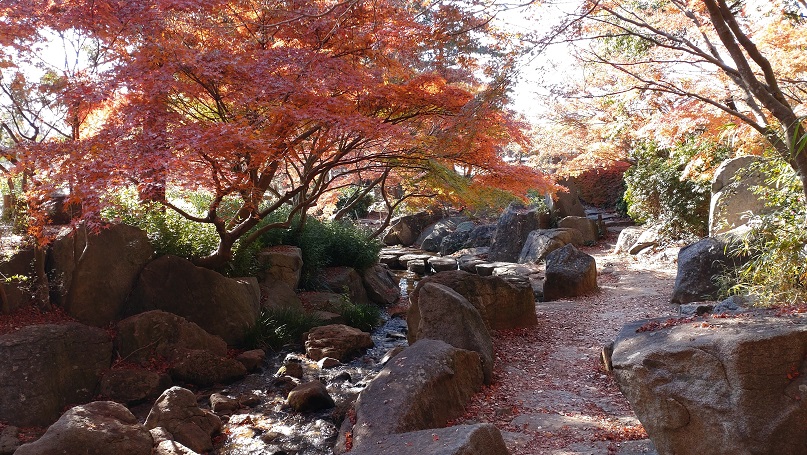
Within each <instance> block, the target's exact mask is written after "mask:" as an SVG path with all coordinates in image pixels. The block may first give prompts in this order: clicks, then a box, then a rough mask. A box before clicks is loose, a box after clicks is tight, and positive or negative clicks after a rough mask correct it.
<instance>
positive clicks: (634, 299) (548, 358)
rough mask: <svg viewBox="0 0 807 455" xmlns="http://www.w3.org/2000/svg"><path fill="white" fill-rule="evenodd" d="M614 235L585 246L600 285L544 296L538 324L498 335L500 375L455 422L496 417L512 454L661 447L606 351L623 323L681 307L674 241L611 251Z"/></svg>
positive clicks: (622, 454)
mask: <svg viewBox="0 0 807 455" xmlns="http://www.w3.org/2000/svg"><path fill="white" fill-rule="evenodd" d="M615 241H616V235H615V234H614V233H612V234H611V235H610V238H608V239H606V241H605V242H601V243H600V244H599V245H597V246H594V247H590V248H584V249H583V251H585V252H586V253H588V254H590V255H592V256H594V257H595V259H596V261H597V268H598V273H599V277H598V284H599V288H600V289H599V291H598V292H597V293H596V294H593V295H589V296H585V297H578V298H574V299H571V300H560V301H554V302H542V303H538V304H537V305H538V306H537V313H538V325H536V326H534V327H531V328H528V329H521V330H514V331H500V332H497V333H495V334H494V346H495V349H496V366H495V371H494V375H495V376H494V383H493V385H492V386H490V387H488V388H486V389H485V390H483V391H482V392H481V393H479V394H477V395H476V397H475V398H474V400H473V401H472V402H471V404H470V405H469V407H468V412H467V413H466V415H465V416H464V417H463V418H462V419H460V420H459V421H458V422H457V423H458V424H459V423H477V422H491V423H494V424H495V425H496V426H497V427H498V428H499V429H500V430H501V431H502V434H503V436H504V439H505V443H506V444H507V447H508V448H509V449H510V452H511V453H512V454H513V455H533V454H552V455H571V454H619V455H633V454H654V453H656V452H655V449H654V448H653V444H652V442H650V440H649V439H647V434H646V433H645V431H644V429H643V428H642V425H641V423H640V422H639V421H638V420H637V419H636V416H635V414H634V413H633V411H632V410H631V408H630V405H629V404H628V402H627V400H626V399H625V398H624V397H623V396H622V394H621V393H620V392H619V389H618V388H617V385H616V383H615V381H614V379H613V377H612V375H611V374H610V373H609V372H607V371H606V370H605V368H604V367H603V366H602V363H601V361H600V358H601V351H602V348H603V346H605V345H607V344H609V343H611V342H612V341H613V340H614V338H615V337H616V335H617V333H618V332H619V330H620V329H621V327H622V326H623V325H624V324H625V323H627V322H629V321H634V320H637V319H644V318H654V317H668V316H674V315H677V314H678V307H677V306H676V305H672V304H670V303H669V297H670V295H671V294H672V289H673V284H674V282H675V274H676V264H675V258H676V257H677V249H674V248H671V249H667V250H663V251H655V252H650V253H644V254H640V255H639V256H627V255H614V254H612V253H611V252H612V251H613V247H614V243H615Z"/></svg>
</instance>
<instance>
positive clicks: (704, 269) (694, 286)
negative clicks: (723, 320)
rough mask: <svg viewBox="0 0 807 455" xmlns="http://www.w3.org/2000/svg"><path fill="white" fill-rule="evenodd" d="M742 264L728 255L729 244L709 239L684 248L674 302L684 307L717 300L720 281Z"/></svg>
mask: <svg viewBox="0 0 807 455" xmlns="http://www.w3.org/2000/svg"><path fill="white" fill-rule="evenodd" d="M739 263H740V260H739V259H737V258H732V257H729V256H728V255H727V254H726V244H725V243H723V242H721V241H720V240H717V239H715V238H711V237H707V238H705V239H701V240H699V241H698V242H696V243H693V244H690V245H687V246H685V247H683V248H681V250H680V251H679V252H678V274H677V275H676V276H675V286H674V288H673V294H672V298H671V299H670V301H672V302H673V303H678V304H683V303H690V302H698V301H702V300H715V299H716V298H717V297H718V293H719V291H720V286H719V284H718V283H717V281H716V278H717V277H718V276H720V275H721V274H723V273H725V272H726V271H727V270H730V269H732V268H734V267H736V266H737V265H738V264H739Z"/></svg>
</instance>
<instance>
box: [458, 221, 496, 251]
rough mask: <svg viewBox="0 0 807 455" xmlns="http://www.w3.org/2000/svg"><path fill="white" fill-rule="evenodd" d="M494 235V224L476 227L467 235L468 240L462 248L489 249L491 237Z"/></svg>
mask: <svg viewBox="0 0 807 455" xmlns="http://www.w3.org/2000/svg"><path fill="white" fill-rule="evenodd" d="M495 234H496V225H495V224H483V225H481V226H476V227H475V228H474V229H473V230H472V231H471V233H470V234H468V240H466V241H465V244H464V245H463V248H479V247H489V246H490V244H491V242H493V236H494V235H495Z"/></svg>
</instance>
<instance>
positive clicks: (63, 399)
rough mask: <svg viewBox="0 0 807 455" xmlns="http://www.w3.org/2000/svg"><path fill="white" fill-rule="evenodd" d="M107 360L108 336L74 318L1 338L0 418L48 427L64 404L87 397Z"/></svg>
mask: <svg viewBox="0 0 807 455" xmlns="http://www.w3.org/2000/svg"><path fill="white" fill-rule="evenodd" d="M111 364H112V340H110V339H109V335H107V333H106V332H105V331H104V330H101V329H99V328H95V327H89V326H86V325H82V324H79V323H77V322H70V323H67V324H47V325H35V326H28V327H23V328H22V329H20V330H18V331H16V332H13V333H9V334H6V335H2V336H0V365H3V367H2V368H0V420H3V421H6V422H9V423H11V424H12V425H17V426H44V425H49V424H50V423H52V422H53V421H55V420H56V419H57V418H58V417H59V415H60V414H61V413H62V410H63V409H64V407H65V406H66V405H68V404H71V403H82V402H86V401H89V400H90V399H91V398H92V397H93V395H95V393H96V390H97V388H98V385H99V383H100V381H101V376H102V375H103V372H104V371H105V370H106V369H108V368H109V366H110V365H111Z"/></svg>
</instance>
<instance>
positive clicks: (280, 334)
mask: <svg viewBox="0 0 807 455" xmlns="http://www.w3.org/2000/svg"><path fill="white" fill-rule="evenodd" d="M319 325H322V320H321V319H320V318H319V317H317V316H316V315H312V314H309V313H306V312H304V311H303V310H300V309H294V308H280V309H263V310H261V314H260V316H259V317H258V320H257V321H256V322H255V325H254V326H253V327H252V329H251V330H250V331H249V333H247V337H246V340H245V345H246V346H247V347H248V348H251V349H257V348H260V349H266V348H269V349H273V350H277V349H280V348H282V347H283V346H286V345H288V344H295V343H298V342H299V341H300V339H301V338H302V336H303V334H304V333H305V332H308V331H309V330H311V329H312V328H314V327H317V326H319Z"/></svg>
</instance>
